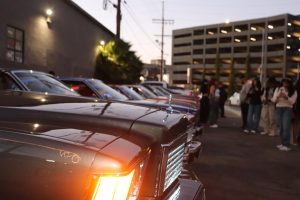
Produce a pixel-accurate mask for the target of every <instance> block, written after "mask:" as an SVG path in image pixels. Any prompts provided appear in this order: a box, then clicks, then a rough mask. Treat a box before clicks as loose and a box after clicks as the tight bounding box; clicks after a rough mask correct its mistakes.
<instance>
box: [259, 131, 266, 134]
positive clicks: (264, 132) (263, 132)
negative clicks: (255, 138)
mask: <svg viewBox="0 0 300 200" xmlns="http://www.w3.org/2000/svg"><path fill="white" fill-rule="evenodd" d="M260 134H261V135H267V134H268V132H267V131H262V132H260Z"/></svg>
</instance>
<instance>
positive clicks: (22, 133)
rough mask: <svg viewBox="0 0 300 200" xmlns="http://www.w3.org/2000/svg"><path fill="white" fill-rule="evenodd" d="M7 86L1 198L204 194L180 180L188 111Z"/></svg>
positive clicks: (1, 129)
mask: <svg viewBox="0 0 300 200" xmlns="http://www.w3.org/2000/svg"><path fill="white" fill-rule="evenodd" d="M97 101H98V100H95V99H86V98H80V97H67V96H54V95H47V94H42V93H33V92H22V91H6V92H3V91H2V92H0V150H1V154H0V160H1V165H0V168H1V170H0V184H1V187H0V196H1V199H60V200H64V199H70V200H74V199H76V200H79V199H83V200H89V199H91V200H100V199H104V200H110V199H115V200H117V199H118V200H119V199H120V200H121V199H124V200H126V199H141V200H142V199H147V200H148V199H166V200H176V199H182V200H189V199H204V198H205V195H204V189H203V185H202V184H201V183H200V182H199V181H195V180H186V179H180V178H179V175H180V173H181V168H182V160H183V154H184V147H185V143H186V137H187V125H188V122H187V119H186V117H185V115H183V114H178V113H168V112H165V111H159V110H157V109H153V108H147V107H140V106H135V105H129V104H125V103H118V102H107V101H101V100H99V102H97Z"/></svg>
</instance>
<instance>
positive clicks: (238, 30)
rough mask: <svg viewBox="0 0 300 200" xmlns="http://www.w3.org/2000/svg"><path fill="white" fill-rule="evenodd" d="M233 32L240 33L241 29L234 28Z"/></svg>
mask: <svg viewBox="0 0 300 200" xmlns="http://www.w3.org/2000/svg"><path fill="white" fill-rule="evenodd" d="M234 30H235V32H239V33H240V32H242V30H241V29H239V28H236V29H234Z"/></svg>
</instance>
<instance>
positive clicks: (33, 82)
mask: <svg viewBox="0 0 300 200" xmlns="http://www.w3.org/2000/svg"><path fill="white" fill-rule="evenodd" d="M14 74H15V75H16V76H17V77H18V78H19V79H20V80H21V81H22V83H23V84H24V85H25V86H26V87H27V88H28V89H29V90H30V91H34V92H47V93H50V94H60V95H73V96H79V95H78V94H77V93H76V92H74V91H72V90H71V89H70V88H68V87H67V86H65V85H64V84H63V83H61V82H59V81H58V80H56V79H55V78H53V77H51V76H50V75H47V74H43V73H37V72H14Z"/></svg>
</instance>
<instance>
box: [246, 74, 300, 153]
mask: <svg viewBox="0 0 300 200" xmlns="http://www.w3.org/2000/svg"><path fill="white" fill-rule="evenodd" d="M242 81H243V85H242V89H241V91H240V101H241V114H242V120H243V125H242V128H243V131H244V132H245V133H254V134H255V133H258V132H259V123H260V120H262V122H263V130H262V131H261V132H260V134H262V135H265V134H268V135H269V136H275V135H277V134H279V135H280V138H281V144H280V145H278V146H277V148H278V149H279V150H281V151H289V150H290V143H291V142H290V139H291V131H292V130H293V129H292V125H293V124H294V125H298V126H299V124H300V121H299V120H300V97H299V96H298V95H300V91H299V90H300V81H299V80H298V81H297V82H296V84H295V85H294V84H293V81H292V79H290V78H284V79H282V81H281V83H278V82H277V81H276V79H275V78H273V77H270V78H269V79H268V80H267V82H266V84H265V86H264V87H263V86H262V85H261V82H260V80H259V79H258V78H253V79H248V80H247V79H243V80H242ZM293 120H294V123H292V121H293ZM295 130H297V131H298V139H297V140H298V141H297V142H299V139H300V138H299V137H300V136H299V134H300V132H299V127H297V128H295Z"/></svg>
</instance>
